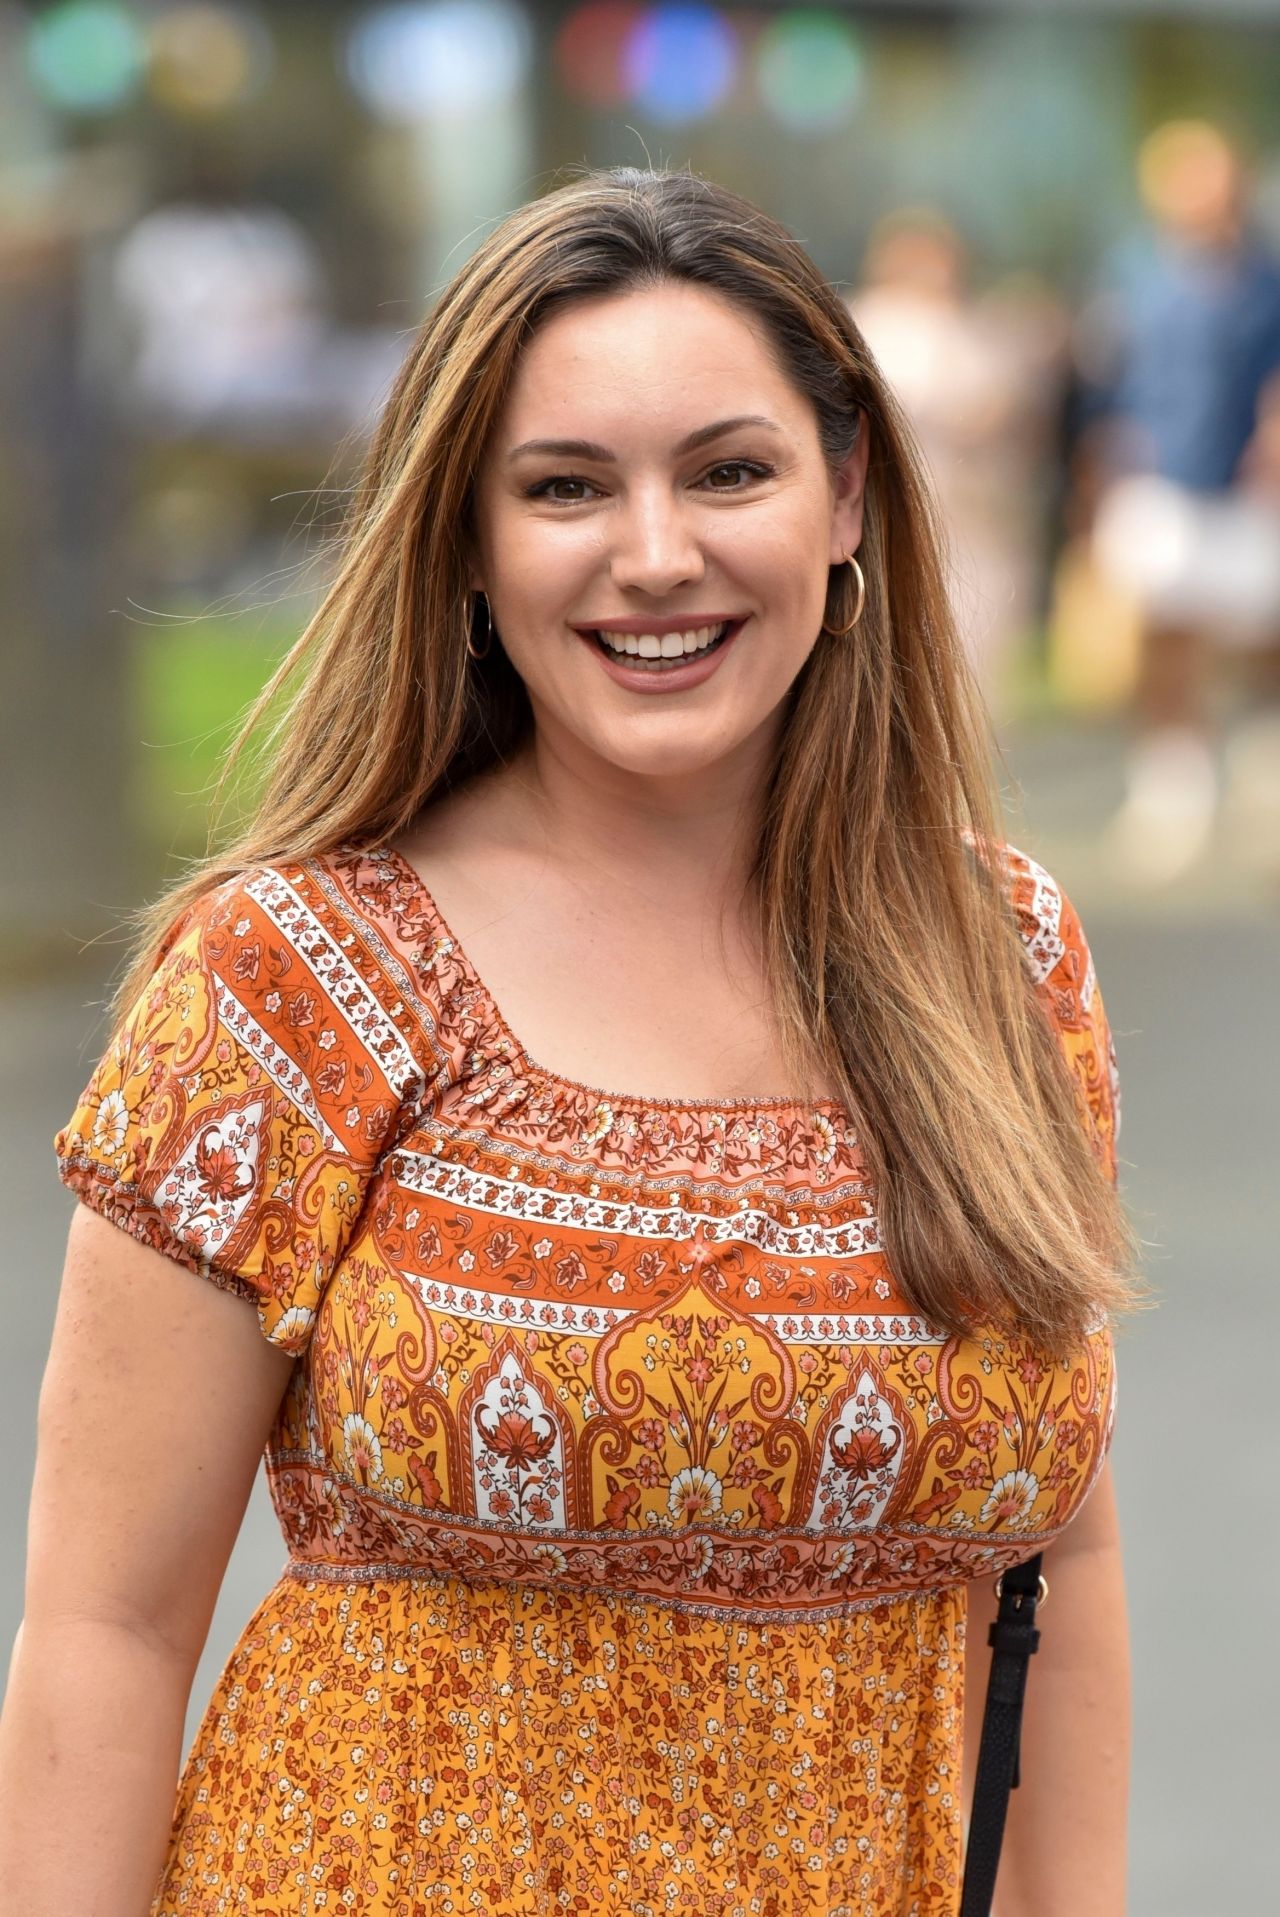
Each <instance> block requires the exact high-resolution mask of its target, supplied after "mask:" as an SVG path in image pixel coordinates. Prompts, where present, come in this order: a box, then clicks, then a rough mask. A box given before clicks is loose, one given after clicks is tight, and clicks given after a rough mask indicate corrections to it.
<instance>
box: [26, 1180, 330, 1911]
mask: <svg viewBox="0 0 1280 1917" xmlns="http://www.w3.org/2000/svg"><path fill="white" fill-rule="evenodd" d="M291 1366H292V1360H291V1359H290V1358H289V1357H288V1355H287V1354H286V1353H284V1352H282V1351H280V1350H277V1349H276V1348H275V1347H274V1346H272V1345H270V1344H268V1343H267V1341H266V1339H265V1338H264V1337H263V1336H262V1332H261V1329H260V1327H259V1324H258V1320H257V1314H256V1312H255V1311H254V1309H253V1307H252V1305H251V1304H250V1303H248V1302H246V1301H245V1300H244V1299H242V1298H238V1297H235V1296H232V1295H231V1294H230V1293H228V1292H225V1291H222V1290H219V1289H218V1288H217V1286H215V1285H213V1284H211V1283H210V1282H209V1281H208V1280H206V1279H203V1278H199V1277H197V1276H196V1275H195V1274H193V1273H192V1272H189V1271H187V1270H185V1269H184V1268H183V1267H182V1266H180V1265H179V1264H177V1263H176V1262H175V1261H174V1260H172V1259H169V1258H166V1257H165V1256H164V1255H163V1254H162V1253H160V1252H157V1251H153V1250H151V1249H150V1248H149V1247H148V1246H146V1245H143V1244H140V1243H138V1242H137V1241H136V1240H135V1239H134V1238H132V1237H131V1236H130V1235H129V1234H128V1233H127V1232H125V1231H122V1230H121V1229H120V1228H119V1227H118V1226H116V1225H114V1224H111V1223H108V1222H107V1221H106V1220H105V1219H103V1218H101V1217H100V1216H98V1214H97V1213H95V1212H93V1211H91V1210H90V1209H89V1208H88V1206H85V1205H78V1206H77V1207H76V1211H75V1214H74V1216H73V1219H72V1224H71V1230H70V1234H69V1238H68V1244H67V1257H66V1265H65V1268H64V1272H63V1278H62V1288H61V1292H60V1294H59V1299H58V1311H57V1319H56V1322H55V1325H54V1332H53V1341H52V1345H51V1348H50V1354H49V1361H48V1365H47V1367H46V1370H45V1375H44V1380H43V1383H42V1385H41V1392H40V1408H39V1420H38V1449H37V1458H36V1469H35V1481H34V1485H33V1489H32V1497H31V1511H30V1520H29V1527H28V1550H27V1578H26V1597H25V1610H24V1616H23V1622H22V1625H21V1627H20V1630H19V1632H18V1637H17V1640H16V1641H15V1644H14V1649H13V1656H12V1659H11V1662H10V1668H9V1685H8V1692H7V1695H6V1698H5V1704H4V1712H3V1716H2V1717H0V1884H2V1885H3V1886H4V1907H5V1909H6V1910H10V1909H11V1910H14V1911H21V1912H22V1913H23V1917H68V1913H70V1912H73V1911H74V1912H75V1913H76V1917H145V1914H146V1913H147V1912H148V1911H149V1910H150V1908H151V1901H152V1896H153V1892H154V1889H155V1885H156V1879H157V1877H158V1875H159V1872H160V1869H161V1867H162V1864H163V1862H164V1855H165V1848H166V1844H167V1839H168V1835H169V1829H170V1823H171V1820H172V1815H173V1807H174V1793H175V1786H176V1781H177V1772H178V1768H179V1764H180V1762H181V1755H182V1752H181V1744H182V1735H183V1723H184V1719H185V1714H186V1707H187V1702H188V1698H189V1695H190V1689H191V1679H192V1675H193V1672H194V1670H195V1667H196V1664H197V1662H198V1660H199V1657H200V1652H201V1650H202V1648H203V1646H204V1641H205V1637H206V1635H207V1632H208V1629H209V1620H210V1618H211V1616H212V1614H213V1607H214V1604H215V1602H216V1600H217V1595H218V1590H219V1587H220V1585H221V1583H222V1577H223V1573H224V1572H225V1570H226V1565H227V1559H228V1558H229V1556H230V1554H231V1549H232V1546H233V1545H234V1543H235V1539H236V1535H237V1533H238V1531H239V1528H240V1523H241V1520H242V1518H243V1516H244V1510H245V1505H246V1504H247V1502H248V1498H249V1492H250V1490H251V1488H252V1485H253V1479H254V1474H255V1472H256V1469H257V1465H258V1459H259V1457H260V1455H261V1452H262V1449H263V1446H264V1445H265V1443H266V1439H267V1435H268V1433H269V1431H270V1428H271V1423H272V1420H273V1418H274V1416H275V1412H276V1409H277V1406H278V1405H279V1401H280V1398H281V1395H282V1393H283V1391H284V1388H285V1385H286V1384H287V1382H288V1377H289V1372H290V1369H291Z"/></svg>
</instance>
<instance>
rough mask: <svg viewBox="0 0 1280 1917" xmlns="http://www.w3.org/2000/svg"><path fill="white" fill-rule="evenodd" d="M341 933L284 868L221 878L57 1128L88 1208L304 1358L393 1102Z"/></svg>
mask: <svg viewBox="0 0 1280 1917" xmlns="http://www.w3.org/2000/svg"><path fill="white" fill-rule="evenodd" d="M346 942H347V943H350V941H349V940H348V941H346ZM340 943H341V941H339V940H336V939H335V938H334V936H333V934H332V932H331V931H329V930H326V928H324V927H322V926H320V925H319V924H318V923H317V922H316V921H315V920H314V919H311V918H310V917H309V915H308V914H307V912H306V911H305V909H303V907H302V906H301V903H300V901H299V899H298V895H297V893H296V892H295V891H294V890H293V889H292V888H291V886H290V884H289V876H288V869H287V868H273V867H265V866H264V867H257V868H253V869H251V870H250V871H249V872H248V873H247V874H242V875H240V876H239V877H237V878H235V879H232V880H229V881H227V882H226V883H224V884H223V885H221V886H218V887H213V888H211V889H210V890H209V891H208V892H207V893H205V894H203V895H202V896H201V897H200V898H199V899H198V900H197V901H196V903H195V904H194V905H192V906H190V907H189V908H188V909H187V910H186V911H185V912H183V913H182V914H180V915H179V917H178V918H177V919H176V920H175V921H174V923H173V924H172V925H171V926H170V928H169V930H168V931H167V932H166V934H165V937H164V940H163V943H162V946H161V949H160V955H159V957H158V960H157V963H156V967H155V970H154V971H153V973H152V976H151V979H150V981H149V982H148V984H147V985H146V986H145V988H144V989H143V991H142V992H141V993H140V995H139V996H138V998H137V1000H136V1001H135V1003H134V1004H133V1005H132V1006H131V1007H130V1009H129V1010H128V1012H127V1013H126V1014H125V1016H124V1018H123V1020H122V1021H121V1023H120V1024H119V1026H118V1027H117V1029H116V1031H115V1033H114V1034H113V1036H112V1038H111V1041H110V1044H109V1045H108V1048H107V1050H106V1052H105V1054H104V1055H103V1057H102V1058H101V1060H100V1061H99V1063H98V1065H97V1067H96V1068H95V1070H94V1072H93V1075H92V1077H91V1078H90V1080H89V1082H88V1084H87V1085H86V1086H85V1089H84V1091H83V1092H82V1094H81V1096H80V1099H79V1101H78V1103H77V1105H76V1108H75V1110H74V1111H73V1112H72V1114H71V1116H70V1118H69V1119H68V1121H67V1123H66V1124H65V1125H64V1126H63V1127H62V1128H61V1130H60V1131H59V1132H58V1133H57V1134H56V1136H55V1139H54V1151H55V1154H56V1156H57V1162H58V1175H59V1177H60V1178H61V1180H62V1182H63V1183H64V1184H65V1185H67V1186H68V1187H69V1188H70V1189H71V1190H72V1191H74V1192H75V1193H76V1195H77V1196H78V1197H79V1198H80V1199H81V1200H83V1202H84V1203H85V1204H87V1205H90V1206H91V1207H92V1208H93V1209H94V1210H95V1211H98V1212H101V1213H102V1215H103V1216H104V1217H106V1218H109V1219H110V1220H111V1221H112V1222H113V1223H114V1224H117V1225H119V1226H121V1227H122V1228H123V1229H124V1230H125V1231H127V1232H130V1233H131V1234H132V1235H133V1236H134V1237H135V1238H138V1239H141V1241H142V1242H143V1243H144V1244H147V1245H151V1246H152V1247H154V1249H155V1250H157V1251H161V1252H164V1253H165V1254H166V1255H167V1256H168V1257H170V1258H173V1259H176V1260H177V1262H178V1263H179V1264H182V1265H185V1266H186V1267H187V1269H188V1270H189V1271H193V1272H196V1273H197V1274H199V1275H200V1276H201V1277H205V1278H208V1279H210V1280H211V1281H212V1282H213V1283H214V1284H216V1285H219V1286H220V1287H222V1288H223V1289H225V1290H228V1291H233V1292H235V1293H237V1294H238V1295H240V1296H241V1297H244V1298H246V1299H249V1300H252V1301H253V1303H254V1304H256V1306H257V1311H258V1317H259V1321H260V1323H261V1326H262V1330H263V1333H264V1335H265V1336H266V1338H267V1339H268V1340H269V1341H270V1342H271V1343H272V1344H275V1345H279V1346H280V1347H281V1348H283V1349H284V1350H286V1351H291V1352H295V1353H296V1352H300V1351H302V1350H303V1349H304V1348H305V1346H306V1344H307V1342H308V1340H309V1338H310V1335H311V1331H312V1328H313V1326H314V1323H315V1319H316V1314H317V1311H318V1309H319V1305H320V1300H321V1297H322V1295H323V1292H324V1289H325V1286H326V1283H327V1282H328V1279H329V1277H330V1275H331V1274H332V1272H333V1269H334V1266H335V1265H336V1264H337V1262H338V1260H339V1258H340V1257H341V1256H342V1253H343V1251H344V1248H345V1247H346V1245H347V1244H348V1242H349V1241H350V1238H351V1236H352V1232H353V1229H354V1227H355V1225H356V1222H357V1220H358V1218H359V1217H360V1214H361V1211H362V1208H363V1206H364V1202H365V1196H366V1191H367V1187H368V1184H369V1181H370V1178H371V1176H372V1174H373V1172H374V1170H375V1168H376V1166H377V1164H378V1161H379V1158H380V1157H381V1155H382V1152H383V1150H384V1149H385V1148H386V1146H387V1145H388V1144H389V1143H390V1142H391V1141H392V1138H393V1135H394V1132H395V1128H396V1123H397V1119H398V1116H399V1112H400V1108H401V1093H399V1092H398V1091H397V1089H396V1087H395V1086H394V1084H393V1083H392V1082H391V1078H390V1076H389V1074H388V1072H387V1070H386V1068H385V1067H384V1065H383V1063H382V1062H381V1059H380V1057H379V1055H378V1047H377V1045H376V1043H375V1042H374V1041H373V1039H372V1038H371V1036H370V1031H371V1028H373V1027H376V1020H375V1019H372V1018H371V1017H370V1016H369V1014H368V1006H367V1003H365V1004H363V1005H362V1004H361V1003H360V1001H359V995H358V993H357V992H355V991H353V989H352V987H351V975H350V973H349V972H346V973H344V970H343V965H344V962H345V955H344V954H343V953H342V952H341V951H340V949H339V946H340ZM362 1011H363V1013H364V1014H365V1015H364V1016H363V1017H362V1016H361V1012H362Z"/></svg>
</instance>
